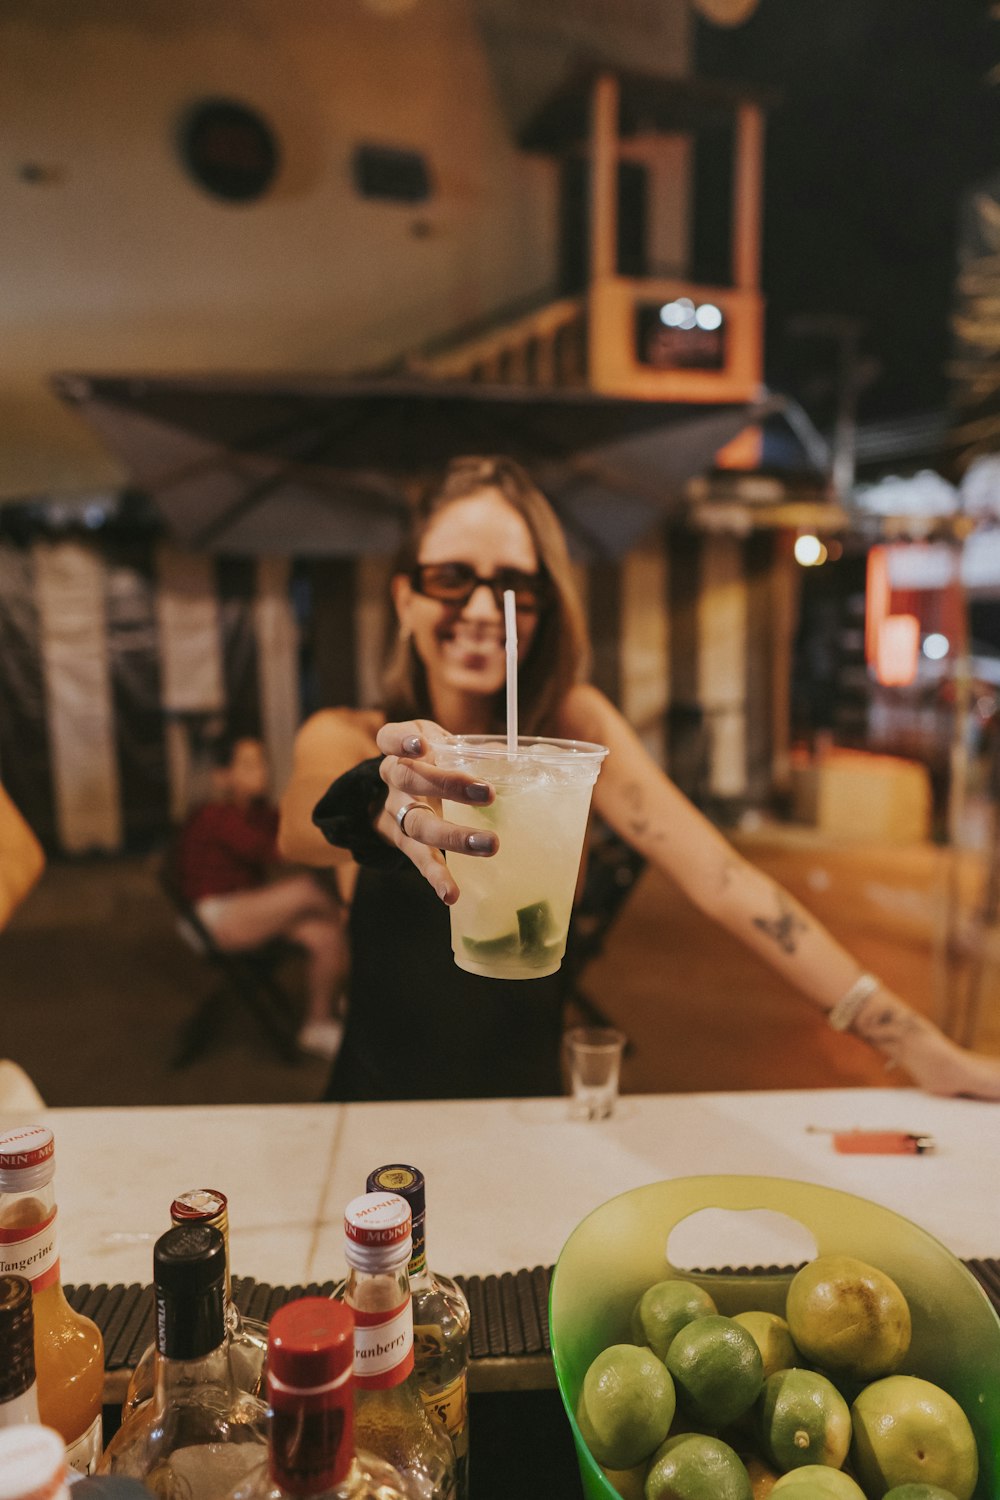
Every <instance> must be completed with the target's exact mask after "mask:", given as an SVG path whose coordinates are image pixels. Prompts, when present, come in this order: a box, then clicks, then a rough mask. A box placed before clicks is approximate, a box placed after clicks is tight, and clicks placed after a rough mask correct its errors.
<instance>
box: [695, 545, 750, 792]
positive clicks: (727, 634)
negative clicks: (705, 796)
mask: <svg viewBox="0 0 1000 1500" xmlns="http://www.w3.org/2000/svg"><path fill="white" fill-rule="evenodd" d="M698 642H699V651H698V701H699V703H700V704H701V705H702V708H703V709H704V711H705V718H706V723H707V726H708V733H709V772H708V782H709V787H708V789H709V791H710V792H711V794H712V795H713V796H715V797H739V796H742V795H743V793H744V792H745V791H746V786H747V768H746V759H747V750H746V675H747V661H746V659H747V591H746V578H745V575H744V569H743V546H742V543H741V541H740V540H739V538H737V537H731V536H715V535H711V534H708V535H706V536H705V537H704V540H703V542H702V548H701V585H700V589H699V594H698Z"/></svg>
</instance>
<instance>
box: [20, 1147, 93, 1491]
mask: <svg viewBox="0 0 1000 1500" xmlns="http://www.w3.org/2000/svg"><path fill="white" fill-rule="evenodd" d="M54 1175H55V1145H54V1142H53V1138H52V1131H51V1130H49V1128H48V1126H46V1125H27V1126H22V1127H20V1128H18V1129H16V1130H8V1131H5V1132H4V1133H3V1134H0V1273H13V1274H15V1275H23V1276H25V1277H26V1278H27V1279H28V1280H29V1281H30V1282H31V1294H32V1312H33V1316H34V1324H35V1336H34V1343H35V1374H36V1377H37V1381H38V1411H39V1415H40V1417H41V1420H42V1422H43V1423H44V1424H45V1425H46V1426H48V1427H54V1428H55V1430H56V1431H57V1432H58V1433H59V1434H60V1436H61V1437H62V1440H63V1442H64V1443H65V1444H66V1458H67V1462H68V1463H69V1466H70V1468H71V1469H75V1470H76V1471H77V1472H78V1473H81V1474H92V1473H93V1472H94V1469H95V1468H96V1466H97V1461H98V1459H99V1458H100V1456H101V1441H102V1434H101V1401H102V1398H103V1394H104V1343H103V1340H102V1338H101V1332H100V1329H99V1328H98V1327H97V1324H96V1323H94V1322H93V1321H92V1319H90V1318H85V1317H83V1316H82V1315H81V1314H80V1313H77V1312H74V1311H73V1309H72V1307H70V1305H69V1303H68V1302H67V1300H66V1295H65V1293H64V1292H63V1289H62V1283H61V1281H60V1279H59V1247H58V1234H57V1227H56V1225H57V1211H56V1203H55V1195H54V1190H53V1183H52V1180H53V1177H54Z"/></svg>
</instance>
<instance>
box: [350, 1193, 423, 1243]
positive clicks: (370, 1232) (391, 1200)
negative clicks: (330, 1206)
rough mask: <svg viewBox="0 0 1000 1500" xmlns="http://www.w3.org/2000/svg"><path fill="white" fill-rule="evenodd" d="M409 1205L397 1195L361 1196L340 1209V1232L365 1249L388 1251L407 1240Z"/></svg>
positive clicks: (409, 1226)
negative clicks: (341, 1217) (342, 1215)
mask: <svg viewBox="0 0 1000 1500" xmlns="http://www.w3.org/2000/svg"><path fill="white" fill-rule="evenodd" d="M410 1230H411V1215H410V1205H409V1204H408V1203H407V1201H406V1199H405V1198H401V1197H400V1196H399V1194H398V1193H362V1194H361V1196H360V1197H359V1198H352V1199H351V1201H350V1203H349V1204H348V1205H347V1207H346V1209H345V1210H344V1233H345V1234H346V1235H347V1238H348V1240H349V1241H351V1243H353V1244H355V1245H362V1246H364V1247H365V1248H366V1249H372V1250H377V1249H379V1248H386V1249H388V1248H389V1247H391V1246H394V1245H401V1244H402V1243H403V1241H404V1240H408V1239H409V1238H410Z"/></svg>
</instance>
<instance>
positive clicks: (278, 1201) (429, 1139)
mask: <svg viewBox="0 0 1000 1500" xmlns="http://www.w3.org/2000/svg"><path fill="white" fill-rule="evenodd" d="M3 1119H4V1122H5V1123H8V1122H9V1124H10V1125H15V1124H20V1123H26V1122H28V1121H37V1120H44V1121H45V1122H46V1123H47V1124H49V1125H50V1126H51V1127H52V1129H53V1131H54V1133H55V1139H56V1184H55V1185H56V1196H57V1202H58V1204H59V1226H60V1228H59V1232H60V1245H61V1253H62V1268H63V1277H64V1280H66V1281H68V1282H73V1283H77V1284H79V1283H82V1282H89V1283H91V1284H97V1283H107V1284H112V1283H116V1282H125V1283H129V1282H137V1281H138V1282H143V1283H148V1282H149V1281H150V1279H151V1273H152V1247H153V1241H154V1240H155V1239H156V1237H157V1236H158V1235H159V1234H160V1233H162V1231H163V1230H164V1228H166V1227H168V1224H169V1217H168V1211H169V1206H170V1202H171V1199H172V1198H173V1197H174V1196H175V1195H176V1194H177V1193H178V1192H181V1191H183V1190H185V1189H187V1188H194V1187H215V1188H220V1189H221V1190H222V1191H223V1192H225V1193H226V1194H227V1195H228V1198H229V1218H230V1228H231V1247H232V1253H231V1259H232V1266H233V1271H234V1273H235V1274H237V1275H240V1276H247V1277H251V1276H252V1277H254V1278H255V1279H256V1280H258V1281H267V1282H271V1283H273V1284H275V1285H286V1286H287V1285H292V1284H297V1283H302V1284H306V1283H309V1282H324V1281H327V1280H329V1279H331V1278H336V1277H339V1276H340V1275H342V1274H343V1271H344V1260H343V1254H342V1239H343V1229H342V1224H343V1209H344V1205H345V1203H346V1202H347V1201H348V1200H349V1199H350V1198H352V1197H354V1196H356V1195H357V1194H358V1193H361V1192H364V1189H365V1178H366V1176H367V1173H368V1172H369V1170H370V1169H371V1168H373V1167H376V1166H379V1165H381V1164H382V1163H383V1162H390V1161H402V1162H411V1163H413V1164H414V1165H416V1166H418V1167H420V1168H421V1170H422V1171H423V1172H424V1174H425V1176H426V1179H427V1236H428V1247H429V1252H430V1259H431V1262H432V1264H433V1265H435V1266H436V1267H437V1268H438V1269H439V1270H441V1271H444V1272H448V1273H450V1274H454V1273H461V1274H465V1275H476V1274H478V1275H484V1274H486V1273H491V1272H492V1273H500V1272H504V1271H517V1270H520V1269H522V1268H524V1267H532V1266H537V1265H542V1266H550V1265H552V1264H553V1263H554V1262H555V1260H556V1259H557V1257H558V1255H559V1250H560V1247H561V1246H562V1244H563V1242H564V1241H565V1240H566V1238H567V1236H568V1235H569V1234H570V1232H571V1231H572V1229H573V1228H574V1227H575V1225H576V1224H577V1223H578V1222H579V1221H580V1219H581V1218H583V1217H584V1215H585V1214H587V1213H588V1212H589V1211H590V1210H591V1209H592V1208H595V1207H596V1206H597V1205H598V1204H600V1203H602V1202H604V1201H605V1199H607V1198H610V1197H612V1196H614V1195H615V1194H616V1193H620V1192H624V1191H625V1190H626V1189H628V1188H632V1187H636V1186H638V1185H640V1184H641V1183H645V1182H654V1181H658V1180H661V1179H663V1178H668V1177H679V1176H692V1175H701V1174H705V1173H739V1174H759V1175H763V1176H774V1177H789V1178H795V1179H798V1180H803V1181H809V1182H816V1183H822V1184H825V1185H827V1186H830V1187H836V1188H840V1189H842V1190H844V1191H846V1192H850V1193H856V1194H858V1195H860V1196H861V1197H865V1198H870V1199H872V1200H874V1201H875V1202H878V1203H881V1204H883V1205H885V1206H886V1207H888V1208H892V1209H894V1210H895V1211H896V1212H898V1213H901V1214H903V1215H905V1216H906V1217H907V1218H910V1219H912V1220H914V1221H915V1222H916V1223H918V1224H920V1225H921V1226H922V1227H923V1228H925V1229H927V1230H928V1231H929V1232H930V1233H931V1234H933V1235H935V1236H936V1237H937V1238H938V1239H939V1240H941V1241H942V1242H943V1243H944V1244H945V1245H947V1246H948V1248H949V1249H950V1250H952V1251H953V1252H954V1253H955V1254H956V1255H958V1256H960V1257H962V1258H970V1257H995V1256H998V1255H1000V1219H998V1216H997V1211H996V1203H995V1193H994V1191H993V1187H992V1184H993V1183H995V1181H996V1180H997V1175H998V1172H1000V1105H992V1104H986V1103H978V1102H974V1101H971V1100H957V1099H938V1098H934V1097H932V1096H930V1095H927V1094H923V1093H920V1092H918V1091H916V1090H909V1089H906V1090H904V1089H885V1090H880V1089H831V1090H814V1091H801V1092H799V1091H794V1092H793V1091H773V1092H766V1093H761V1092H745V1093H726V1094H721V1093H720V1094H675V1095H627V1096H625V1097H624V1098H622V1099H621V1100H619V1102H618V1106H617V1110H616V1113H615V1115H614V1116H613V1118H612V1119H610V1120H607V1121H603V1122H599V1123H598V1122H582V1121H574V1120H570V1119H569V1117H568V1101H567V1100H566V1099H518V1100H483V1101H435V1102H421V1103H398V1104H356V1105H335V1104H315V1105H288V1106H285V1105H268V1106H264V1105H246V1106H242V1105H227V1106H220V1107H184V1108H155V1109H50V1110H46V1111H44V1112H42V1113H41V1114H40V1115H38V1114H36V1115H29V1114H8V1115H5V1116H4V1117H3ZM855 1126H860V1127H865V1128H869V1127H871V1128H876V1129H878V1128H885V1129H900V1130H904V1131H911V1132H913V1133H914V1134H917V1135H925V1134H926V1135H931V1136H933V1137H934V1140H935V1142H936V1149H935V1150H934V1151H933V1152H930V1153H928V1154H925V1155H912V1156H851V1155H838V1154H837V1153H836V1152H835V1151H834V1149H833V1143H832V1140H831V1137H830V1136H829V1135H827V1134H824V1133H823V1131H824V1130H825V1129H834V1128H835V1129H840V1130H846V1129H851V1128H853V1127H855ZM809 1127H814V1129H813V1130H810V1128H809ZM782 1248H784V1247H783V1246H782V1245H780V1244H775V1245H774V1246H768V1245H767V1244H763V1245H762V1244H761V1243H760V1242H759V1241H758V1240H756V1239H754V1240H753V1242H752V1243H749V1242H748V1243H747V1244H741V1243H740V1242H739V1237H738V1236H737V1237H736V1238H735V1239H733V1240H731V1241H730V1242H729V1243H727V1246H726V1253H725V1259H726V1262H727V1263H729V1264H734V1265H735V1264H742V1263H759V1257H760V1255H761V1253H762V1252H763V1251H765V1250H768V1249H770V1250H771V1251H772V1252H773V1253H772V1255H771V1258H772V1259H773V1258H777V1256H778V1254H779V1252H780V1251H781V1249H782ZM691 1249H692V1253H697V1251H698V1250H699V1249H700V1250H701V1253H702V1255H703V1257H704V1258H703V1259H702V1261H701V1263H702V1264H719V1249H720V1247H719V1245H718V1244H717V1243H716V1244H713V1245H709V1244H708V1243H704V1244H703V1245H701V1246H700V1247H699V1246H697V1245H695V1246H693V1247H691ZM748 1257H751V1261H749V1262H748V1260H747V1258H748ZM690 1263H691V1264H695V1263H696V1262H694V1261H693V1260H692V1261H691V1262H690Z"/></svg>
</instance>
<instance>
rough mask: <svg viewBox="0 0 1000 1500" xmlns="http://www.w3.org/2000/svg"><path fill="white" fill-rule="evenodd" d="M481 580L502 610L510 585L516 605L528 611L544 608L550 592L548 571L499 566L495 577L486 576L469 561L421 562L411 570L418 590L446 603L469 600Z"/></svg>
mask: <svg viewBox="0 0 1000 1500" xmlns="http://www.w3.org/2000/svg"><path fill="white" fill-rule="evenodd" d="M481 584H485V585H486V587H487V588H488V589H489V591H490V593H491V594H492V595H493V600H494V603H495V604H496V607H497V609H498V610H499V611H500V613H501V614H502V613H503V596H504V592H505V591H506V590H507V589H512V590H513V593H514V605H515V608H517V609H519V610H522V611H523V612H525V613H527V612H528V611H529V610H531V611H537V610H539V609H541V607H542V605H543V604H544V603H545V602H546V600H547V599H548V595H549V581H548V579H547V578H546V576H545V574H544V573H522V572H521V570H520V568H497V570H496V572H495V573H494V574H493V575H492V577H490V578H483V577H481V576H480V574H478V573H477V572H476V570H475V568H473V567H472V566H471V565H470V564H469V563H463V562H445V563H418V564H417V566H416V567H415V568H414V569H413V571H412V572H411V574H410V586H411V588H413V589H414V590H415V592H416V593H418V594H423V595H424V597H425V598H426V599H437V600H438V601H439V602H440V603H442V604H455V605H465V604H468V602H469V600H470V599H471V598H472V596H473V594H474V593H475V591H476V589H477V588H479V586H480V585H481Z"/></svg>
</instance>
